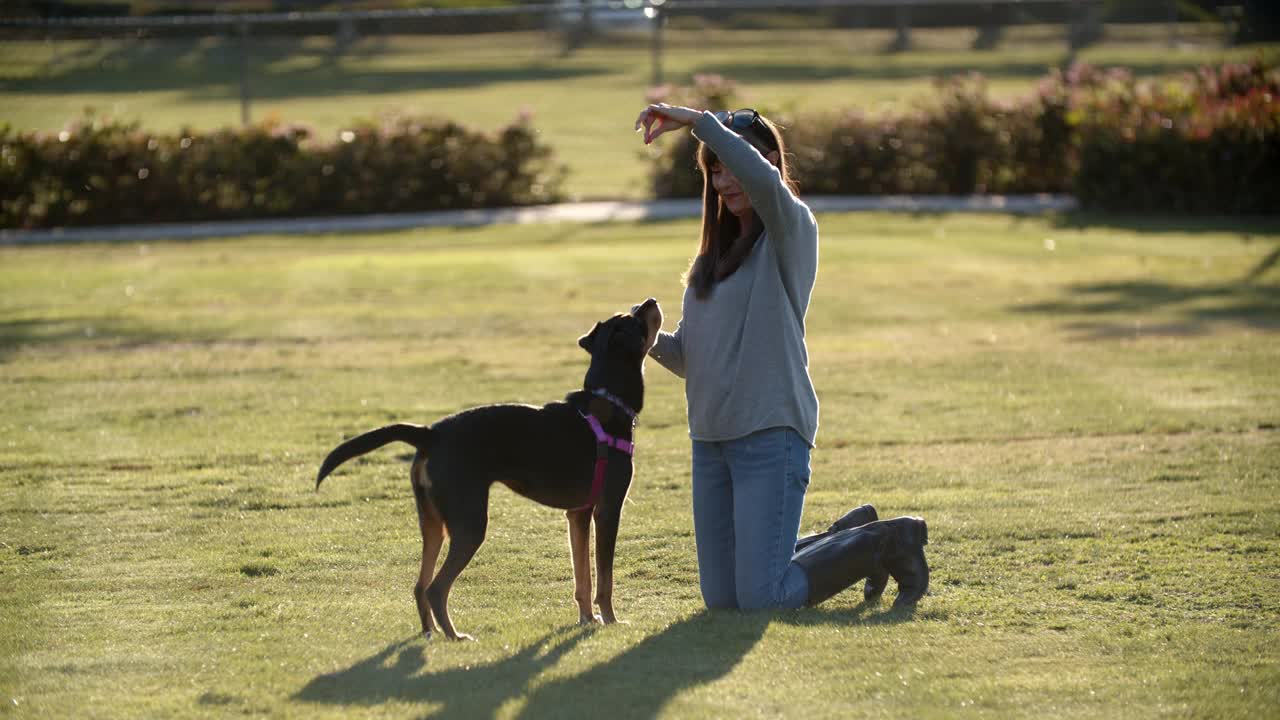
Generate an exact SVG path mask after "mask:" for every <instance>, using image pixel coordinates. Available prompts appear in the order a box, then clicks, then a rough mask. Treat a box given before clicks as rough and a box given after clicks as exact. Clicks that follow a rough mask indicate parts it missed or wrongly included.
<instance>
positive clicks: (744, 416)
mask: <svg viewBox="0 0 1280 720" xmlns="http://www.w3.org/2000/svg"><path fill="white" fill-rule="evenodd" d="M685 127H688V128H691V129H692V131H693V134H694V136H695V137H696V138H697V139H698V140H700V141H701V142H702V144H701V145H700V147H699V149H698V167H699V168H700V169H701V170H702V173H703V179H704V183H703V195H702V197H703V203H702V240H701V244H700V245H699V248H698V254H697V256H696V257H695V258H694V260H693V263H692V264H691V265H690V267H689V270H688V272H687V273H686V274H685V278H684V280H685V295H684V304H683V313H682V318H681V320H680V324H679V326H678V327H677V328H676V331H675V332H674V333H665V332H664V333H660V334H659V337H658V341H657V343H656V345H655V346H654V348H653V350H651V351H650V354H651V355H652V356H653V357H654V359H655V360H657V361H658V362H659V363H660V364H662V365H663V366H664V367H666V368H667V369H668V370H670V371H671V372H673V373H675V374H676V375H678V376H680V377H682V378H684V379H685V396H686V399H687V402H688V411H689V435H690V437H691V438H692V440H693V518H694V536H695V541H696V543H697V551H698V575H699V583H700V585H701V588H702V597H703V600H704V601H705V602H706V604H707V607H710V608H742V609H761V608H795V607H800V606H803V605H812V604H814V603H817V602H821V601H822V600H824V599H826V598H828V597H830V596H832V595H834V594H835V593H837V592H839V591H840V590H843V589H844V588H846V587H848V586H849V585H851V584H853V583H854V582H856V581H858V580H859V579H861V578H864V577H866V578H869V580H868V583H867V590H866V592H867V596H868V598H869V599H871V598H872V597H878V596H879V594H880V592H882V591H883V590H884V586H885V585H886V584H887V582H888V577H887V575H886V574H891V575H893V577H894V578H895V579H896V580H897V581H898V587H899V593H898V601H897V603H896V604H897V605H909V604H913V603H914V602H915V601H916V600H918V599H919V598H920V596H922V595H923V594H924V592H925V589H926V588H927V586H928V565H927V564H925V561H924V552H923V545H924V543H925V542H927V530H926V527H925V524H924V521H923V520H921V519H919V518H898V519H895V520H890V521H885V522H869V521H875V520H876V517H875V511H874V510H873V509H871V508H870V506H864V507H863V508H858V509H856V510H854V511H852V512H850V513H849V514H848V515H846V516H845V517H844V518H841V520H840V521H837V523H836V524H835V525H833V526H832V528H831V530H829V531H828V532H827V533H823V534H822V535H821V536H816V537H813V538H805V539H804V540H802V541H800V543H799V544H797V541H796V533H797V531H798V530H799V527H800V515H801V512H802V510H803V508H804V496H805V491H806V490H807V488H808V485H809V452H810V450H811V448H812V447H813V444H814V440H815V437H816V435H817V431H818V398H817V395H816V394H815V392H814V389H813V383H812V381H811V380H810V378H809V371H808V364H809V361H808V351H807V348H806V347H805V341H804V318H805V313H806V312H807V310H808V307H809V296H810V293H811V292H812V290H813V285H814V281H815V279H816V277H817V272H818V224H817V221H816V219H815V218H814V216H813V213H812V212H810V210H809V207H808V206H807V205H805V204H804V203H803V202H802V201H801V200H800V198H799V197H797V196H796V194H795V191H794V190H793V187H792V184H791V179H790V177H789V173H788V167H787V161H786V148H785V146H784V144H783V141H782V136H781V134H780V133H779V131H778V129H777V127H776V126H775V125H773V123H771V122H769V120H767V119H765V118H764V117H762V116H760V115H759V113H757V112H756V111H754V110H749V109H748V110H738V111H735V112H732V113H715V114H712V113H710V112H705V111H699V110H694V109H692V108H686V107H678V106H672V105H667V104H665V103H660V104H656V105H650V106H648V107H646V108H645V109H644V110H643V111H642V112H641V113H640V116H639V118H637V120H636V130H637V131H640V130H643V131H644V141H645V144H649V143H651V142H653V141H654V139H656V138H657V137H659V136H661V135H664V134H666V133H668V132H672V131H675V130H679V129H682V128H685ZM868 522H869V524H864V523H868ZM855 526H858V527H856V529H852V528H855Z"/></svg>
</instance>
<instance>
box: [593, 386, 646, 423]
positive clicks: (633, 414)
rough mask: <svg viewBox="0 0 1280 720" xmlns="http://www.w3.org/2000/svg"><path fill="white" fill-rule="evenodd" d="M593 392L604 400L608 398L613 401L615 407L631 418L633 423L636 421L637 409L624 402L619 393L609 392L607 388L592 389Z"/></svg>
mask: <svg viewBox="0 0 1280 720" xmlns="http://www.w3.org/2000/svg"><path fill="white" fill-rule="evenodd" d="M591 394H592V395H595V396H596V397H598V398H602V399H604V400H608V401H609V402H611V403H613V406H614V407H616V408H618V409H619V410H621V411H622V412H623V414H625V415H626V416H627V417H629V418H631V422H632V423H634V422H635V421H636V411H635V410H632V409H631V408H630V407H628V406H627V404H626V403H624V402H623V401H622V399H621V398H619V397H618V396H617V395H614V394H613V393H611V392H609V391H608V390H605V389H604V388H596V389H595V390H592V391H591Z"/></svg>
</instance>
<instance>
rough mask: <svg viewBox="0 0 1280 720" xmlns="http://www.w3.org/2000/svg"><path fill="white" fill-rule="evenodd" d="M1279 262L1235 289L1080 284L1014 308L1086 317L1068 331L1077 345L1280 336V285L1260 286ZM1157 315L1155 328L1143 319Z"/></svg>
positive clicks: (1273, 257)
mask: <svg viewBox="0 0 1280 720" xmlns="http://www.w3.org/2000/svg"><path fill="white" fill-rule="evenodd" d="M1277 259H1280V250H1277V251H1275V252H1272V253H1271V254H1270V255H1268V256H1267V257H1266V258H1264V259H1263V260H1262V261H1261V262H1260V263H1258V265H1257V266H1256V267H1255V268H1254V269H1253V270H1252V271H1251V272H1250V273H1249V274H1248V275H1247V276H1245V277H1244V278H1243V279H1241V280H1240V281H1238V282H1234V283H1204V284H1191V283H1187V284H1181V283H1174V282H1164V281H1159V280H1129V281H1121V282H1099V283H1080V284H1076V285H1072V286H1070V287H1068V288H1067V289H1066V290H1065V293H1066V296H1065V297H1063V298H1061V299H1058V300H1050V301H1045V302H1036V303H1028V304H1023V305H1015V306H1013V307H1011V308H1010V310H1011V311H1012V312H1016V313H1024V314H1041V315H1059V316H1077V317H1078V316H1086V317H1084V318H1082V319H1076V320H1072V321H1070V322H1067V323H1066V324H1065V325H1064V327H1065V328H1066V329H1067V330H1068V331H1070V332H1071V333H1072V334H1073V337H1072V339H1074V340H1083V341H1091V340H1108V339H1116V338H1132V337H1140V336H1167V337H1180V336H1181V337H1191V336H1197V335H1206V334H1208V333H1210V332H1212V331H1213V330H1214V329H1215V328H1217V327H1220V326H1224V325H1227V326H1238V327H1247V328H1250V329H1254V330H1262V331H1270V332H1275V331H1280V284H1277V283H1275V282H1271V283H1266V282H1260V281H1261V280H1262V277H1263V276H1264V275H1265V274H1266V273H1267V271H1268V270H1270V269H1271V267H1272V266H1273V265H1275V264H1276V261H1277ZM1149 313H1159V316H1158V319H1157V320H1156V321H1155V322H1150V321H1146V320H1144V319H1143V317H1142V316H1143V315H1145V314H1149Z"/></svg>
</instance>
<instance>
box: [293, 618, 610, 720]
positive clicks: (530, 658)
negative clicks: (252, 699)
mask: <svg viewBox="0 0 1280 720" xmlns="http://www.w3.org/2000/svg"><path fill="white" fill-rule="evenodd" d="M588 632H590V631H589V630H588V629H586V628H581V627H573V628H570V629H561V630H555V631H552V632H549V633H547V634H546V635H544V636H542V637H541V638H539V639H538V640H537V641H535V642H533V643H532V644H530V645H529V646H527V647H525V648H522V649H520V650H519V651H518V652H516V653H515V654H514V655H512V656H510V657H507V658H503V659H502V660H499V661H496V662H493V663H490V664H488V665H469V666H467V667H465V668H450V669H447V670H440V671H438V672H431V671H430V670H429V669H428V668H427V656H426V651H427V646H426V645H425V644H424V643H423V642H422V641H420V640H419V639H418V638H419V637H420V636H418V635H413V636H410V637H408V638H405V639H404V640H400V641H398V642H394V643H392V644H390V645H388V646H387V647H385V648H383V649H382V650H380V651H379V652H377V653H374V654H373V655H371V656H370V657H368V658H365V659H364V660H361V661H359V662H357V663H356V664H354V665H352V666H351V667H349V668H347V669H346V670H339V671H338V672H334V673H326V674H323V675H317V676H316V677H315V678H313V679H312V680H311V681H310V682H308V683H307V684H306V685H305V686H304V687H303V688H302V689H301V690H299V691H298V692H297V693H295V694H294V696H293V698H292V699H294V700H301V701H304V702H315V703H325V704H330V705H378V704H381V703H386V702H393V701H394V702H405V703H413V704H422V705H439V706H440V708H439V709H438V710H437V711H436V712H435V713H432V714H434V715H437V716H438V717H459V718H475V717H493V715H494V714H495V712H496V711H497V710H498V708H499V707H501V706H502V704H503V703H505V702H507V701H508V700H510V699H511V698H513V697H519V696H521V695H522V694H523V693H524V692H525V688H526V686H528V684H529V681H530V680H532V679H533V678H535V677H537V676H538V674H540V673H541V672H542V671H543V670H545V669H547V668H549V667H551V666H552V665H554V664H555V663H556V662H557V661H559V659H560V658H561V657H563V656H564V654H565V653H567V652H568V651H569V650H571V649H572V648H573V646H574V645H576V644H577V643H578V642H579V641H580V640H581V639H582V638H583V637H584V636H585V635H586V634H587V633H588ZM424 671H425V672H424Z"/></svg>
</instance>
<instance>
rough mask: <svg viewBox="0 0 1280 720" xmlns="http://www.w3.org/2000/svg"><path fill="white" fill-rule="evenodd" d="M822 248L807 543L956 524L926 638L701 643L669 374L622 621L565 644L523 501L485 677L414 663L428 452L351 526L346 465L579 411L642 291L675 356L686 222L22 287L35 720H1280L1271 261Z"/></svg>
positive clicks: (489, 551)
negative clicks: (591, 377) (431, 424)
mask: <svg viewBox="0 0 1280 720" xmlns="http://www.w3.org/2000/svg"><path fill="white" fill-rule="evenodd" d="M820 221H821V223H822V228H823V245H822V268H821V272H820V277H819V281H818V287H817V289H816V291H815V296H814V299H813V305H812V309H811V313H810V316H809V322H808V331H809V343H810V351H811V357H812V374H813V378H814V381H815V384H816V386H817V388H818V393H819V396H820V398H821V402H822V426H821V430H820V432H819V448H818V450H816V451H815V454H814V458H813V479H812V483H811V485H810V490H809V495H808V503H807V507H806V509H805V514H804V520H803V523H802V530H804V531H806V532H807V531H813V530H817V529H820V528H822V527H824V526H825V525H826V524H827V523H829V522H830V521H831V520H833V519H834V518H835V517H837V516H839V515H840V514H842V513H843V512H844V511H845V510H846V509H848V508H849V507H851V506H853V505H857V504H860V503H863V502H873V503H875V504H876V505H877V507H878V508H879V509H880V511H881V512H882V514H884V515H887V516H893V515H900V514H922V515H923V516H924V517H926V518H927V519H928V521H929V524H930V526H931V538H932V544H931V545H930V546H929V548H928V551H929V558H930V561H931V563H932V565H933V570H934V574H933V584H932V590H931V595H930V596H929V597H927V598H925V600H924V601H923V602H922V603H921V605H920V606H919V609H918V611H917V612H916V613H915V615H914V616H901V615H895V614H894V613H892V612H890V611H889V610H888V609H887V605H888V604H887V603H886V604H884V605H879V606H864V605H862V604H860V603H859V602H858V600H859V599H860V595H859V594H858V593H856V592H852V593H844V594H842V595H840V596H837V597H836V598H833V599H832V600H830V601H828V602H827V603H825V604H824V605H822V606H820V607H818V608H816V609H807V610H801V611H794V612H782V613H760V614H740V613H734V612H726V613H707V612H705V611H703V610H702V609H701V601H700V597H699V594H698V589H697V567H696V561H695V554H694V545H693V536H692V524H691V517H690V492H689V467H688V455H689V446H688V439H687V437H686V427H685V418H684V399H683V395H682V387H681V385H680V384H679V383H678V381H677V380H676V379H675V378H674V377H672V376H671V375H669V374H668V373H666V371H664V370H662V369H661V368H660V367H658V366H657V365H656V364H652V363H651V364H650V365H649V373H648V378H649V394H648V402H647V406H646V410H645V412H644V414H643V416H642V418H641V421H640V429H639V435H638V440H639V451H638V454H637V476H636V481H635V483H634V485H633V488H632V492H631V502H630V503H629V505H628V506H627V508H626V511H625V513H624V517H623V525H622V530H621V533H620V538H619V552H618V567H617V575H618V578H617V590H616V602H617V606H618V609H619V613H620V615H621V616H622V617H624V618H625V619H626V620H628V621H629V624H626V625H621V626H613V627H608V628H600V629H581V628H578V627H576V626H575V625H574V624H573V623H574V621H575V620H576V617H577V615H576V611H575V608H574V605H573V601H572V597H571V595H572V573H571V568H570V563H569V557H568V547H567V543H566V540H565V530H564V524H565V523H564V519H563V515H562V514H561V513H559V512H557V511H554V510H550V509H548V508H543V507H538V506H534V505H532V504H530V503H528V502H525V501H522V500H519V499H517V498H516V497H515V496H514V495H513V494H512V493H510V492H509V491H506V490H505V489H501V488H499V489H497V490H495V493H494V497H493V502H492V505H491V509H490V516H491V522H490V532H489V537H488V541H487V542H486V544H485V545H484V547H483V548H482V549H481V550H480V552H479V554H478V555H477V557H476V559H475V561H474V562H473V563H472V565H471V566H470V567H469V568H468V570H467V571H466V572H465V573H464V574H463V575H462V577H461V579H460V580H459V582H458V584H457V585H456V586H455V588H454V594H453V603H452V611H453V618H454V621H455V622H456V623H457V624H458V626H459V628H460V629H461V630H463V631H466V632H471V633H472V634H474V635H476V636H477V637H478V638H479V642H477V643H464V644H454V643H448V642H444V641H442V640H435V641H432V642H430V643H427V642H424V641H423V640H421V639H420V638H418V637H416V634H415V633H416V631H417V617H416V613H415V612H414V609H413V603H412V600H411V587H412V585H413V583H414V580H415V577H416V573H417V563H418V551H419V546H420V544H419V540H418V538H417V530H416V522H415V518H414V510H413V502H412V497H411V494H410V492H409V488H408V486H407V483H408V479H407V462H406V459H407V454H406V452H405V449H404V448H398V449H391V448H388V449H385V450H383V451H380V452H378V453H375V454H373V455H371V456H369V457H367V458H366V459H364V460H363V461H361V462H358V463H355V464H353V465H352V466H351V467H349V468H346V469H344V471H342V472H340V473H339V474H338V475H337V476H335V477H333V478H332V479H331V480H329V481H328V482H326V484H325V486H324V488H323V489H322V491H321V492H319V493H316V492H314V491H313V489H312V484H313V480H314V474H315V471H316V468H317V466H318V464H319V462H320V460H321V459H322V458H323V457H324V455H325V453H326V452H328V450H329V449H330V448H331V447H332V446H333V445H335V444H336V443H337V442H338V441H339V440H340V439H341V438H342V437H344V435H349V434H351V433H354V432H357V431H361V430H364V429H367V428H369V427H372V426H374V425H377V424H381V423H384V422H387V421H390V420H393V419H404V420H413V421H430V420H432V419H434V418H436V417H438V416H440V415H443V414H446V413H449V412H452V411H455V410H458V409H460V408H463V407H468V406H471V405H475V404H480V403H488V402H498V401H512V400H515V401H526V402H535V403H541V402H546V401H549V400H552V399H557V398H559V397H561V396H563V394H564V393H566V392H568V391H569V390H572V389H574V388H576V387H578V386H579V383H580V382H581V378H582V373H583V372H584V370H585V359H586V356H585V355H584V354H583V353H582V351H581V350H579V349H578V348H577V347H576V344H575V342H574V340H575V339H576V338H577V337H578V335H579V334H580V333H581V332H583V331H584V330H586V329H588V328H589V327H590V325H591V323H592V322H593V321H594V320H596V319H599V318H602V317H604V316H606V315H607V314H609V313H611V312H613V311H615V310H618V309H621V308H624V307H628V306H629V305H630V304H631V303H633V302H635V301H637V300H638V299H641V298H643V297H645V296H647V295H651V294H652V295H655V296H656V297H658V298H659V300H661V301H663V302H664V303H665V306H666V310H667V314H668V323H667V326H668V328H672V327H674V324H675V320H676V319H677V318H678V316H679V314H680V310H679V296H680V288H679V284H678V281H677V277H678V274H679V273H680V271H681V270H682V269H683V267H684V265H685V263H686V261H687V258H688V256H689V253H690V252H691V250H692V249H693V245H694V234H695V231H696V226H695V224H694V223H692V222H687V221H681V222H663V223H643V224H630V225H563V226H525V227H493V228H473V229H456V230H449V229H440V230H429V231H421V232H404V233H393V234H379V235H369V236H361V237H349V236H328V237H322V236H318V237H305V238H298V237H289V238H281V237H255V238H247V239H243V240H235V241H218V242H196V243H189V244H176V243H175V244H154V245H145V246H143V245H136V244H121V245H111V246H103V245H83V246H70V247H41V248H27V249H20V250H18V249H4V250H0V287H2V288H4V291H3V293H0V389H2V392H3V398H4V400H5V412H4V413H3V414H2V415H0V438H3V440H0V706H2V707H4V711H0V714H6V713H8V714H12V715H14V716H15V717H95V716H96V717H122V716H132V717H166V716H175V715H181V716H200V715H207V716H227V715H233V714H255V715H257V714H262V715H270V716H294V717H302V716H305V717H308V718H312V717H354V716H359V717H364V716H377V717H423V716H440V717H460V718H462V717H465V718H471V717H489V716H499V717H504V718H509V717H524V718H541V717H564V716H572V715H576V714H581V713H586V712H595V711H596V709H597V708H601V707H606V706H607V708H608V712H609V714H610V716H611V717H617V718H630V717H638V718H644V717H654V716H663V717H698V716H719V717H776V716H787V717H836V716H840V717H957V716H960V717H968V716H975V717H976V716H991V717H1045V716H1049V717H1082V718H1094V717H1120V716H1123V717H1127V718H1156V717H1262V716H1265V715H1267V714H1268V713H1272V712H1274V709H1275V708H1276V707H1277V706H1278V704H1280V652H1278V651H1277V647H1280V630H1278V628H1280V584H1278V581H1280V560H1278V559H1277V557H1278V553H1280V442H1278V441H1277V439H1278V436H1277V434H1276V430H1277V426H1278V425H1280V386H1277V384H1276V382H1275V379H1276V374H1275V368H1276V367H1277V365H1278V364H1280V343H1277V337H1278V336H1277V332H1278V331H1280V274H1278V273H1280V270H1277V269H1276V268H1274V267H1272V266H1271V265H1270V264H1269V263H1273V262H1274V259H1275V257H1276V255H1275V253H1276V252H1277V248H1278V247H1280V224H1277V223H1276V222H1275V221H1266V222H1259V223H1252V224H1250V223H1241V222H1234V223H1230V224H1226V223H1215V222H1212V221H1204V222H1187V221H1178V222H1161V221H1133V222H1129V221H1123V220H1109V221H1105V220H1099V219H1095V218H1088V217H1076V218H1011V217H1003V216H980V215H946V216H928V215H922V216H914V217H913V216H903V215H874V214H849V215H826V216H823V217H822V218H820ZM893 592H894V591H893V590H892V589H891V590H890V591H889V599H891V598H892V595H893ZM1267 708H1271V710H1268V709H1267Z"/></svg>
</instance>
